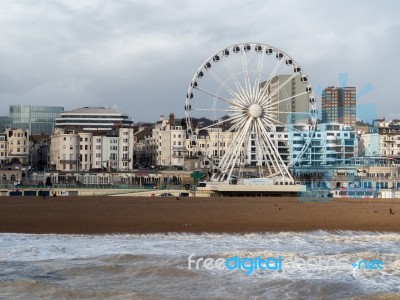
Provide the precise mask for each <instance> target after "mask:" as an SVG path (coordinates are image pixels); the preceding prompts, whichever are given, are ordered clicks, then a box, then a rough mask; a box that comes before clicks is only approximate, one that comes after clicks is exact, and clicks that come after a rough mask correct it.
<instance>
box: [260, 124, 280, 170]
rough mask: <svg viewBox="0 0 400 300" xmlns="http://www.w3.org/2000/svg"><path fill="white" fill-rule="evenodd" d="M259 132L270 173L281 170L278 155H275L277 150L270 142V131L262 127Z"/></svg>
mask: <svg viewBox="0 0 400 300" xmlns="http://www.w3.org/2000/svg"><path fill="white" fill-rule="evenodd" d="M259 134H260V139H259V140H260V143H261V144H262V148H263V152H262V153H263V155H264V159H265V160H266V162H267V163H268V164H267V165H268V170H269V172H270V174H275V173H279V172H280V168H279V167H278V165H279V161H278V160H277V158H276V156H275V152H274V149H273V148H272V147H271V145H270V144H271V143H270V138H269V136H268V133H266V132H263V131H262V130H261V128H260V130H259Z"/></svg>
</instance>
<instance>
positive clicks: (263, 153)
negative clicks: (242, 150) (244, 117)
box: [253, 122, 272, 174]
mask: <svg viewBox="0 0 400 300" xmlns="http://www.w3.org/2000/svg"><path fill="white" fill-rule="evenodd" d="M253 128H254V129H253V130H254V132H255V134H256V137H257V139H256V144H257V145H256V147H257V148H256V149H258V151H257V153H256V154H257V160H261V163H260V166H259V168H260V169H262V161H264V165H265V166H266V167H267V169H268V174H272V171H271V167H270V161H271V158H270V156H269V153H268V152H267V151H265V149H266V146H265V145H264V144H263V143H262V140H261V139H260V137H261V133H260V130H259V129H258V126H257V123H256V122H254V124H253ZM260 154H261V157H260Z"/></svg>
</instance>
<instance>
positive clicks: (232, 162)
mask: <svg viewBox="0 0 400 300" xmlns="http://www.w3.org/2000/svg"><path fill="white" fill-rule="evenodd" d="M251 122H252V120H251V119H249V120H248V121H247V123H246V125H245V127H244V129H243V132H242V134H241V136H240V139H239V142H238V143H237V145H236V147H237V151H235V152H236V153H235V154H236V155H234V156H232V157H231V160H230V162H229V164H228V166H230V170H229V175H228V178H227V180H228V181H229V179H230V178H231V176H232V172H233V169H234V168H235V166H236V162H237V159H238V156H239V155H240V154H241V152H242V148H243V147H242V145H243V143H244V141H245V139H246V136H248V134H249V128H250V124H251Z"/></svg>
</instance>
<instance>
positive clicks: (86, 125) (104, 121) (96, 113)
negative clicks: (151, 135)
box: [55, 107, 133, 132]
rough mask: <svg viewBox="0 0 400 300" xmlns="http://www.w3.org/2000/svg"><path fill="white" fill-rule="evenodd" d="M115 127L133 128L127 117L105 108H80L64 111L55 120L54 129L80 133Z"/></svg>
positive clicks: (108, 129)
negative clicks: (71, 130) (73, 130)
mask: <svg viewBox="0 0 400 300" xmlns="http://www.w3.org/2000/svg"><path fill="white" fill-rule="evenodd" d="M115 126H119V127H129V126H133V121H132V120H130V119H129V116H128V115H127V114H124V113H120V112H118V111H116V110H114V109H111V108H106V107H82V108H78V109H74V110H70V111H65V112H63V113H61V114H60V117H59V118H57V119H56V123H55V127H56V128H62V129H67V130H69V129H75V130H81V131H88V132H94V131H110V130H112V129H113V128H114V127H115Z"/></svg>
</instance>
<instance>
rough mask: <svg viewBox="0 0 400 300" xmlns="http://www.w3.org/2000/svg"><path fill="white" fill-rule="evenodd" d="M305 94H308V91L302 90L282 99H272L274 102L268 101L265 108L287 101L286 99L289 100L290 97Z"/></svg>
mask: <svg viewBox="0 0 400 300" xmlns="http://www.w3.org/2000/svg"><path fill="white" fill-rule="evenodd" d="M305 94H308V92H302V93H299V94H296V95H293V96H290V97H287V98H285V99H282V100H278V101H274V102H270V103H268V104H267V106H266V107H267V108H269V107H271V106H273V105H279V104H280V103H282V102H285V101H288V100H291V99H293V98H296V97H299V96H302V95H305Z"/></svg>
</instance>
